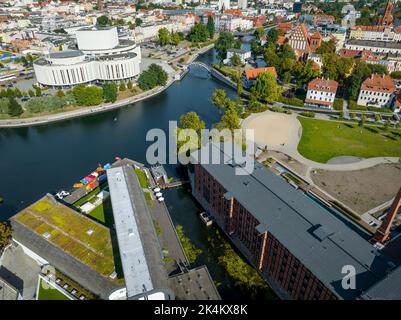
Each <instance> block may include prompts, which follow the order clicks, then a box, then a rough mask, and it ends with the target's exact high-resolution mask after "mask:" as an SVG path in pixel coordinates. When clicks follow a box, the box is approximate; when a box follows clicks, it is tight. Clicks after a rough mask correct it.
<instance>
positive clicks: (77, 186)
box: [73, 183, 84, 188]
mask: <svg viewBox="0 0 401 320" xmlns="http://www.w3.org/2000/svg"><path fill="white" fill-rule="evenodd" d="M83 185H84V184H83V183H75V184H74V185H73V187H74V188H81V187H82V186H83Z"/></svg>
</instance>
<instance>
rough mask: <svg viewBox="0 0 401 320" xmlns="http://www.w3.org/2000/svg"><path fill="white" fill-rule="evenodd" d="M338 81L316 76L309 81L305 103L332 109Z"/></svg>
mask: <svg viewBox="0 0 401 320" xmlns="http://www.w3.org/2000/svg"><path fill="white" fill-rule="evenodd" d="M337 88H338V83H337V81H335V80H329V79H322V78H315V79H313V80H312V81H311V82H309V83H308V92H307V93H306V99H305V104H306V105H309V106H313V107H320V108H326V109H332V108H333V103H334V99H335V98H336V92H337Z"/></svg>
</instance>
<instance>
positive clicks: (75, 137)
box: [0, 50, 241, 299]
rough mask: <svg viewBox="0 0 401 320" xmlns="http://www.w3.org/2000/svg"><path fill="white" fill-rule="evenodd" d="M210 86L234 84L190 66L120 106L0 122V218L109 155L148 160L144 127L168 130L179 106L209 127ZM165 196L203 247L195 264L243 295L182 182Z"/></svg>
mask: <svg viewBox="0 0 401 320" xmlns="http://www.w3.org/2000/svg"><path fill="white" fill-rule="evenodd" d="M214 59H215V58H214V51H213V50H211V51H209V52H207V53H205V54H203V55H202V56H200V57H199V58H198V60H199V61H202V62H204V63H206V64H210V63H211V62H212V61H214ZM216 88H223V89H225V90H226V91H227V92H228V94H229V96H231V97H234V96H235V94H236V92H235V90H233V89H231V88H230V87H228V86H226V85H225V84H223V83H220V82H218V81H217V80H214V79H212V78H210V77H209V76H208V75H207V72H206V71H205V70H202V69H200V68H193V69H192V70H191V71H190V72H189V73H188V74H187V75H186V76H185V78H184V79H183V80H182V81H180V82H175V83H174V84H173V85H172V86H170V88H168V89H167V90H166V91H164V92H163V93H161V94H159V95H157V96H155V97H152V98H150V99H148V100H145V101H141V102H137V103H135V104H134V105H130V106H127V107H124V108H121V109H119V110H115V111H109V112H106V113H103V114H97V115H92V116H87V117H84V118H79V119H72V120H66V121H63V122H59V123H54V124H48V125H43V126H37V127H28V128H18V129H0V196H1V197H3V198H4V203H3V204H2V205H0V221H1V220H7V219H8V218H9V217H11V216H12V215H14V214H15V213H17V212H18V211H19V210H21V209H23V208H24V207H26V206H27V205H29V204H31V203H32V202H34V201H35V200H37V199H39V198H40V197H42V196H43V195H45V194H46V193H47V192H55V191H59V190H61V189H67V190H68V189H70V188H71V186H72V184H73V183H75V182H77V181H78V180H79V179H80V178H82V177H83V176H84V175H86V174H88V173H89V172H91V171H92V170H94V169H95V168H96V166H97V164H98V163H102V164H105V163H107V162H111V161H113V160H114V157H116V156H119V157H127V158H130V159H134V160H137V161H139V162H143V163H145V164H146V163H147V162H146V159H145V154H146V149H147V147H148V146H149V145H150V142H146V141H145V136H146V133H147V131H148V130H150V129H152V128H160V129H162V130H164V131H165V132H167V130H168V121H169V120H177V121H178V120H179V118H180V116H181V115H182V114H185V113H186V112H189V111H195V112H197V113H198V114H199V115H200V116H201V118H202V119H203V120H204V121H205V122H206V126H207V127H209V128H210V127H211V126H212V125H213V124H214V123H216V122H217V121H218V120H219V118H220V115H219V112H218V110H217V108H216V107H215V106H214V105H213V104H212V103H211V95H212V93H213V91H214V90H215V89H216ZM166 169H167V171H168V174H169V175H170V176H177V172H176V166H173V165H168V166H166ZM165 197H166V204H167V206H168V207H169V209H170V214H171V216H172V219H173V221H174V222H175V223H176V224H182V225H183V226H184V230H185V232H186V233H187V234H188V236H189V237H190V239H191V240H192V242H193V243H194V244H195V245H196V246H198V247H200V248H201V249H202V250H203V253H202V255H201V256H200V258H199V259H198V262H197V263H196V265H202V264H206V265H207V266H208V267H209V270H210V273H211V275H212V277H213V278H214V279H215V280H216V281H218V282H220V283H222V284H221V286H220V287H219V291H220V293H221V295H222V297H223V298H237V299H238V298H241V294H240V293H239V292H238V290H236V289H234V288H233V286H232V283H231V282H230V281H229V280H228V279H227V278H226V275H225V272H224V270H222V269H221V268H220V266H219V265H218V264H217V259H216V258H217V257H213V256H212V255H210V254H209V252H208V248H207V245H206V239H207V230H206V227H205V226H204V225H203V224H202V223H201V221H200V219H199V218H198V213H199V212H200V211H201V208H200V207H199V206H198V205H197V203H196V202H195V201H194V200H193V198H192V196H191V195H190V193H189V192H188V190H186V189H185V188H181V189H175V190H169V191H167V192H165Z"/></svg>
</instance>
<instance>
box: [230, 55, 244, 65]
mask: <svg viewBox="0 0 401 320" xmlns="http://www.w3.org/2000/svg"><path fill="white" fill-rule="evenodd" d="M230 62H231V64H232V65H233V66H235V67H239V66H241V65H242V61H241V58H240V56H239V55H238V54H236V53H234V55H233V56H232V57H231V59H230Z"/></svg>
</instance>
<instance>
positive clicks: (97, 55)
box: [34, 27, 141, 86]
mask: <svg viewBox="0 0 401 320" xmlns="http://www.w3.org/2000/svg"><path fill="white" fill-rule="evenodd" d="M77 44H78V48H79V50H70V51H62V52H55V53H51V54H49V55H48V56H46V57H45V58H42V59H40V60H38V61H35V63H34V70H35V75H36V79H37V81H38V82H39V83H40V84H42V85H46V86H73V85H77V84H82V83H90V82H94V81H119V80H124V79H130V78H133V77H135V76H137V75H138V74H139V72H140V69H139V65H140V63H141V51H140V47H139V46H137V45H136V44H135V42H134V41H131V40H120V41H119V39H118V35H117V29H116V28H115V27H114V28H105V29H95V30H93V29H88V28H84V29H82V30H79V31H77Z"/></svg>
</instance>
